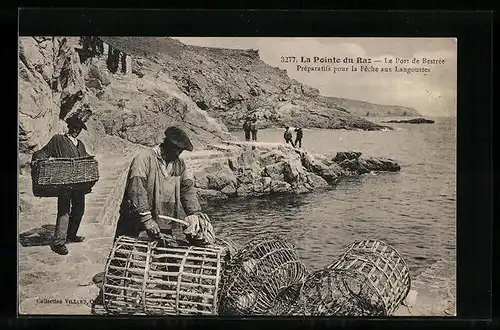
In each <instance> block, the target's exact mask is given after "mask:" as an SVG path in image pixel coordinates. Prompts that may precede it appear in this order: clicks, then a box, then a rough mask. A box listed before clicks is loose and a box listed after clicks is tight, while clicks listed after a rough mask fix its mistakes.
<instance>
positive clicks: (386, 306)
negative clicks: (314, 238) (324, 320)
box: [290, 240, 411, 316]
mask: <svg viewBox="0 0 500 330" xmlns="http://www.w3.org/2000/svg"><path fill="white" fill-rule="evenodd" d="M410 286H411V283H410V274H409V270H408V266H407V265H406V262H405V261H404V259H403V257H402V256H401V255H400V254H399V253H398V252H397V251H396V250H395V249H394V248H393V247H391V246H389V245H388V244H386V243H384V242H382V241H378V240H365V241H356V242H354V243H352V244H350V245H349V246H348V248H347V249H346V251H345V252H344V253H343V254H342V255H341V257H340V258H339V260H337V261H336V262H334V263H332V264H331V265H329V266H328V267H327V268H326V269H323V270H319V271H316V272H314V273H313V274H311V276H309V278H308V279H307V280H306V281H305V284H304V286H303V287H302V290H301V296H300V299H299V302H298V303H297V304H296V305H295V306H293V308H292V309H291V312H290V313H291V314H300V315H308V316H310V315H314V316H317V315H337V316H388V315H391V314H392V313H394V311H395V310H396V308H397V307H398V306H399V304H400V303H401V302H402V301H403V300H404V299H405V298H406V296H407V294H408V292H409V291H410Z"/></svg>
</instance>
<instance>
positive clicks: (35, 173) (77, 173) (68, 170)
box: [31, 156, 99, 197]
mask: <svg viewBox="0 0 500 330" xmlns="http://www.w3.org/2000/svg"><path fill="white" fill-rule="evenodd" d="M31 180H32V186H33V195H35V196H36V197H57V196H59V194H60V193H61V192H64V191H67V190H70V189H78V190H82V191H83V192H85V193H88V192H90V190H91V189H92V187H93V186H94V184H95V183H96V182H97V181H98V180H99V166H98V163H97V161H96V160H95V159H94V157H93V156H90V157H80V158H54V159H50V160H49V159H42V160H39V161H38V162H37V163H36V165H35V166H34V167H33V168H32V170H31Z"/></svg>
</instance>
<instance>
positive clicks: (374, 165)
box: [360, 157, 401, 172]
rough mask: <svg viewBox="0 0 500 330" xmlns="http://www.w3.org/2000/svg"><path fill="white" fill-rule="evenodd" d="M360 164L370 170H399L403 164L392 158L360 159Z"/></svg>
mask: <svg viewBox="0 0 500 330" xmlns="http://www.w3.org/2000/svg"><path fill="white" fill-rule="evenodd" d="M360 164H361V165H362V166H363V167H364V168H366V169H368V170H369V171H384V172H397V171H400V170H401V166H399V164H398V163H396V162H395V161H394V160H392V159H386V158H374V157H370V158H368V159H360Z"/></svg>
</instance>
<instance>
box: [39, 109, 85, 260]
mask: <svg viewBox="0 0 500 330" xmlns="http://www.w3.org/2000/svg"><path fill="white" fill-rule="evenodd" d="M66 123H67V125H68V132H67V133H66V134H64V135H61V134H56V135H54V136H53V137H52V139H50V141H49V143H47V144H46V145H45V146H44V147H43V148H42V149H40V150H38V151H36V152H35V153H34V154H33V157H32V162H31V164H32V166H34V165H35V164H36V162H37V161H38V160H40V159H50V158H78V157H87V156H90V155H89V154H88V153H87V150H86V149H85V145H84V144H83V142H82V141H80V140H79V139H77V137H78V135H79V134H80V132H81V131H82V129H85V130H86V129H87V126H86V125H85V123H84V122H83V120H82V119H81V118H80V117H79V115H78V114H77V113H74V114H73V115H71V116H70V117H68V118H67V119H66ZM84 211H85V192H84V191H81V190H77V189H72V190H70V191H61V193H60V195H59V196H58V198H57V220H56V229H55V232H54V239H53V241H52V244H51V246H50V247H51V249H52V251H54V252H56V253H58V254H61V255H66V254H68V249H67V248H66V243H67V242H82V241H83V240H84V239H85V237H83V236H77V235H76V233H77V232H78V228H79V227H80V222H81V220H82V217H83V213H84Z"/></svg>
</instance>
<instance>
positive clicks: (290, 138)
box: [283, 127, 295, 147]
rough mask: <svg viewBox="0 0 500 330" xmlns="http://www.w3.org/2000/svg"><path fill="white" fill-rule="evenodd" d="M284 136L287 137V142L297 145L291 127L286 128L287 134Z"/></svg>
mask: <svg viewBox="0 0 500 330" xmlns="http://www.w3.org/2000/svg"><path fill="white" fill-rule="evenodd" d="M283 137H284V138H285V143H290V144H291V145H292V147H295V145H294V144H293V140H292V132H291V131H290V127H287V128H286V130H285V134H283Z"/></svg>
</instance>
